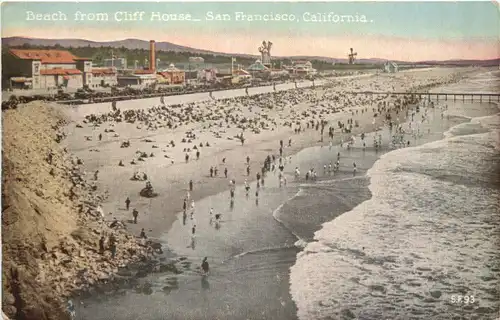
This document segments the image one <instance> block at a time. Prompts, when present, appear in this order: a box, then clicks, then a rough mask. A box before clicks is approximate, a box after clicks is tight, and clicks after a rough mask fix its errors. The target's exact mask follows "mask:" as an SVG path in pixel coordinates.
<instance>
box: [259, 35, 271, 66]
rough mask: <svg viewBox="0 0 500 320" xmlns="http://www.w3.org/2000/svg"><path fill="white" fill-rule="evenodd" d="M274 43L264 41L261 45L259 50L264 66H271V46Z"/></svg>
mask: <svg viewBox="0 0 500 320" xmlns="http://www.w3.org/2000/svg"><path fill="white" fill-rule="evenodd" d="M272 46H273V43H272V42H271V41H267V42H266V41H262V46H260V47H259V52H260V54H261V57H262V59H261V61H262V64H263V65H264V66H266V67H267V68H271V48H272Z"/></svg>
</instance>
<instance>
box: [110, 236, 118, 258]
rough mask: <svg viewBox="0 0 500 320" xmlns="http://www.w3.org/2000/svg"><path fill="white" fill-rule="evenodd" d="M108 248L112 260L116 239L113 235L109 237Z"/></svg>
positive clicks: (114, 255)
mask: <svg viewBox="0 0 500 320" xmlns="http://www.w3.org/2000/svg"><path fill="white" fill-rule="evenodd" d="M109 248H110V249H111V258H112V259H114V258H115V257H116V237H115V235H114V234H113V233H112V234H111V235H110V236H109Z"/></svg>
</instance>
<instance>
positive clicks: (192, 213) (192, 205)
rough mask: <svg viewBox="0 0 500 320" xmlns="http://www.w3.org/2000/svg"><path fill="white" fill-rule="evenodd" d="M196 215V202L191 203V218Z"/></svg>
mask: <svg viewBox="0 0 500 320" xmlns="http://www.w3.org/2000/svg"><path fill="white" fill-rule="evenodd" d="M193 215H194V200H192V201H191V218H192V217H193Z"/></svg>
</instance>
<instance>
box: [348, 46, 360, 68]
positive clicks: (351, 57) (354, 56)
mask: <svg viewBox="0 0 500 320" xmlns="http://www.w3.org/2000/svg"><path fill="white" fill-rule="evenodd" d="M353 51H354V50H353V49H352V48H351V53H349V54H348V55H347V56H348V57H349V64H354V61H355V60H356V56H357V55H358V53H357V52H353Z"/></svg>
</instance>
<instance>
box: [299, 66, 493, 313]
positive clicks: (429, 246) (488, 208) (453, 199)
mask: <svg viewBox="0 0 500 320" xmlns="http://www.w3.org/2000/svg"><path fill="white" fill-rule="evenodd" d="M458 86H461V87H460V89H461V90H464V91H467V89H469V90H471V91H472V92H474V91H475V92H477V90H478V89H479V88H482V89H490V90H486V91H489V92H491V91H493V90H491V89H492V88H494V89H495V91H497V90H498V89H497V88H498V80H497V78H496V77H495V76H494V75H493V74H491V73H490V74H483V75H480V76H477V77H475V78H473V79H471V81H469V82H468V83H465V84H459V85H458ZM488 86H489V87H488ZM450 90H457V88H451V89H450ZM471 91H469V92H471ZM485 114H486V115H487V116H484V115H485ZM448 116H454V117H462V118H463V119H464V121H466V122H464V123H462V124H459V125H456V126H454V127H452V128H451V129H450V130H448V131H447V132H446V133H445V134H444V137H443V139H441V140H438V141H434V142H430V143H427V144H424V145H421V146H417V147H413V148H403V149H398V150H394V151H392V152H389V153H387V154H385V155H384V156H382V157H381V158H380V159H379V160H378V161H377V162H376V163H375V165H374V166H373V167H372V168H371V169H370V170H369V171H368V173H367V176H368V178H369V190H370V191H371V198H370V199H369V200H367V201H364V202H362V203H361V204H360V205H358V206H356V207H355V208H354V209H352V210H351V211H349V212H346V213H345V214H342V215H340V216H339V217H337V218H335V219H334V220H333V221H330V222H327V223H324V224H323V225H322V227H321V229H320V230H319V231H317V232H316V233H315V234H314V239H313V241H311V242H309V243H308V244H307V245H306V246H305V248H304V250H303V251H302V252H300V253H299V254H298V257H297V262H296V263H295V265H294V266H293V267H292V268H291V294H292V297H293V300H294V301H295V302H296V304H297V307H298V316H299V318H300V319H304V320H312V319H424V318H425V319H496V318H497V317H498V316H499V305H500V299H499V296H500V289H499V279H500V260H499V258H500V252H499V239H500V217H499V212H500V211H499V203H500V179H499V169H500V168H499V163H500V156H499V155H500V153H499V145H500V141H499V140H500V139H499V133H500V125H499V124H500V116H499V114H498V108H497V106H496V105H493V104H485V103H482V104H479V103H474V104H462V103H460V104H458V103H457V104H456V106H455V104H453V103H449V109H448V110H447V111H445V112H444V114H443V117H448ZM335 183H336V182H335ZM335 183H334V182H332V184H335ZM315 197H316V199H320V198H321V196H320V195H319V193H318V192H317V191H316V192H314V193H312V194H310V196H309V197H303V201H314V200H313V199H315ZM320 201H322V200H320ZM295 205H296V206H300V204H299V203H296V204H295ZM318 210H319V211H321V210H325V211H327V210H331V209H330V208H329V207H328V206H327V205H325V206H324V207H323V208H321V209H318Z"/></svg>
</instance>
